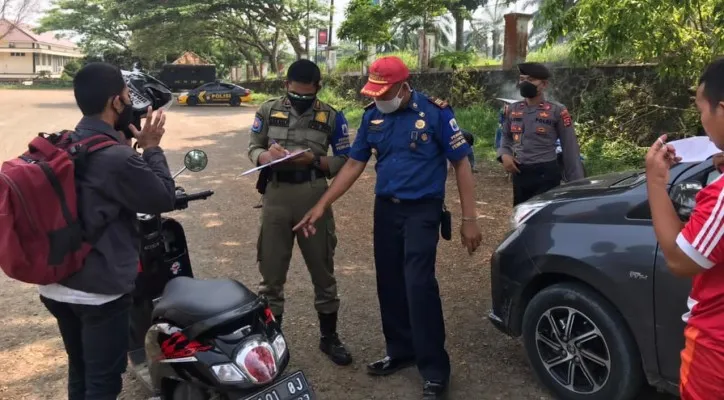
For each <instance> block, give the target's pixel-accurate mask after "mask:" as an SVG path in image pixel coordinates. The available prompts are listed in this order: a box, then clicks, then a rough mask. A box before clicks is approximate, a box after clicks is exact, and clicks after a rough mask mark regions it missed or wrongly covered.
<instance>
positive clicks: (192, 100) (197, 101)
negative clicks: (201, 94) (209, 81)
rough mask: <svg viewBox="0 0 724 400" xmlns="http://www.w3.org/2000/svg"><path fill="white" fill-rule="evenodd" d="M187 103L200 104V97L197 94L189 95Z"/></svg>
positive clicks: (191, 104)
mask: <svg viewBox="0 0 724 400" xmlns="http://www.w3.org/2000/svg"><path fill="white" fill-rule="evenodd" d="M186 104H188V105H190V106H191V107H193V106H195V105H198V104H199V99H198V98H197V97H196V96H189V98H188V99H187V100H186Z"/></svg>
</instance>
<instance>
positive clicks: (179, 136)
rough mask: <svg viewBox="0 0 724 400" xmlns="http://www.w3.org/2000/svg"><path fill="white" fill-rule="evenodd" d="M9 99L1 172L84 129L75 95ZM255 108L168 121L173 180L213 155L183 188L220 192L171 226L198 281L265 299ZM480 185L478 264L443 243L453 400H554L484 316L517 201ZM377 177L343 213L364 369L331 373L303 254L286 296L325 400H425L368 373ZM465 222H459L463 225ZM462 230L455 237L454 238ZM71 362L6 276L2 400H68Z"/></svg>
mask: <svg viewBox="0 0 724 400" xmlns="http://www.w3.org/2000/svg"><path fill="white" fill-rule="evenodd" d="M6 93H7V92H3V95H2V96H0V110H2V117H0V132H2V136H1V137H0V144H1V146H0V160H4V159H7V158H9V157H11V156H13V155H16V154H18V153H19V152H20V151H22V150H23V147H24V146H25V144H26V143H27V142H28V140H29V139H30V138H31V137H32V135H33V134H35V133H37V132H39V131H51V130H56V129H60V128H72V127H73V126H74V124H75V122H76V121H77V119H78V118H79V116H80V114H79V112H78V111H77V109H76V107H75V104H74V102H73V97H72V92H70V91H43V92H41V91H32V90H27V91H14V92H12V95H11V96H8V95H6ZM253 115H254V111H253V110H252V109H249V108H228V107H213V108H191V109H190V108H182V107H174V108H172V109H171V111H170V112H169V116H168V122H167V134H166V137H165V138H164V143H163V147H164V148H165V149H166V152H167V154H168V157H169V164H170V166H171V168H172V169H174V170H175V169H176V168H177V167H179V166H181V164H182V158H183V154H184V153H185V152H186V151H188V150H190V149H194V148H199V149H203V150H204V151H206V152H207V154H208V155H209V159H210V161H209V165H208V168H207V169H206V170H204V171H202V172H200V173H197V174H192V173H187V174H185V175H182V177H180V178H179V179H178V181H177V182H178V184H180V185H182V186H184V187H185V188H186V189H187V190H188V191H194V190H202V189H213V190H215V191H216V195H215V196H214V197H212V198H211V199H209V200H207V201H206V202H198V203H195V204H192V206H191V207H190V208H189V209H188V210H186V211H184V212H180V213H176V215H174V216H175V217H176V218H178V219H179V220H180V221H182V222H183V223H184V224H185V228H186V229H187V235H188V240H189V246H190V251H191V259H192V263H193V264H194V270H195V272H196V273H197V275H199V276H200V277H220V276H228V277H232V278H234V279H238V280H240V281H242V282H245V283H246V284H247V285H249V286H250V287H252V288H254V289H255V288H256V284H257V282H258V277H259V275H258V271H257V267H256V265H255V241H256V235H257V223H258V217H259V212H260V211H259V210H258V209H253V208H252V207H253V206H254V205H255V204H257V202H258V201H259V195H258V194H257V193H256V191H255V189H254V180H253V179H254V177H241V178H239V177H237V175H238V173H239V172H240V171H242V170H244V169H246V168H248V167H250V163H249V162H248V161H247V159H246V155H245V148H246V145H247V139H246V133H245V132H246V128H248V127H249V126H250V124H251V122H252V120H253ZM476 176H477V199H478V213H479V215H480V216H481V224H482V226H483V229H484V236H483V237H484V242H483V245H482V248H481V249H480V250H479V251H478V252H477V253H476V254H475V255H474V256H472V257H470V256H468V255H467V253H466V252H463V251H462V249H461V246H460V244H459V241H458V239H457V237H456V238H454V240H453V241H451V242H445V241H442V242H441V243H440V246H439V252H438V254H439V255H438V279H439V281H440V288H441V294H442V298H443V306H444V310H445V316H446V324H447V333H448V341H447V347H448V349H449V352H450V356H451V359H452V362H453V381H452V386H451V395H450V398H451V399H515V400H525V399H536V400H538V399H550V398H551V397H550V396H549V395H548V394H546V392H545V391H544V390H543V389H541V388H540V387H539V386H538V384H537V383H536V382H535V378H534V377H533V375H532V373H531V370H530V369H529V367H528V366H527V363H526V361H525V359H524V355H523V351H522V346H521V345H520V343H519V342H518V341H516V340H511V339H508V338H506V337H504V336H503V335H501V334H500V333H498V331H496V330H495V328H493V326H492V325H491V324H490V323H488V321H487V320H486V318H485V316H486V314H487V311H488V309H489V307H490V300H489V291H490V289H489V274H488V265H489V264H488V263H489V256H490V254H491V252H492V251H493V249H494V246H495V245H497V243H498V242H499V240H500V238H501V235H502V234H503V233H504V230H505V229H506V227H507V218H508V215H509V212H510V210H509V203H510V197H511V195H510V189H509V185H508V184H507V183H506V182H505V179H504V178H503V177H502V176H500V175H498V174H497V173H494V172H489V171H483V172H481V173H480V174H478V175H476ZM373 184H374V171H373V170H369V169H368V171H367V172H366V173H365V174H364V175H363V176H362V177H361V179H360V180H359V181H358V182H357V184H356V185H355V186H354V188H353V189H352V190H351V192H350V193H348V194H347V195H346V196H345V197H343V198H342V199H341V200H340V201H339V202H338V203H337V204H335V213H336V216H337V227H338V232H339V246H338V250H337V257H336V270H337V274H338V278H339V288H340V293H341V298H342V309H341V311H340V313H341V322H340V330H341V336H342V337H343V339H344V340H345V342H346V343H347V344H348V345H349V348H350V350H351V351H352V353H353V355H354V357H355V362H354V364H353V365H352V366H350V367H345V368H340V367H336V366H333V364H331V362H329V361H328V360H327V359H326V357H325V356H324V355H322V354H321V353H320V352H319V350H318V349H317V346H318V329H317V322H316V314H315V311H314V308H313V290H312V286H311V282H310V279H309V276H308V273H307V271H306V268H305V266H304V263H303V261H302V259H301V256H300V254H299V252H298V251H295V254H294V258H293V260H292V266H291V268H290V275H289V279H288V282H289V283H288V284H287V289H286V292H287V299H288V301H287V304H288V306H287V309H288V311H287V313H286V315H285V332H286V333H287V335H288V340H289V345H290V348H291V351H292V364H291V366H290V369H291V370H293V369H302V370H304V371H305V373H306V374H307V376H308V378H309V379H310V381H311V382H312V384H313V385H314V388H315V390H316V392H317V393H318V395H319V398H320V399H323V400H327V399H329V400H336V399H349V400H362V399H416V398H419V395H420V388H421V384H422V382H421V379H420V377H419V375H418V373H417V371H416V370H414V369H410V370H407V371H404V372H402V373H399V374H397V375H396V376H392V377H388V378H383V379H373V378H371V377H368V376H367V375H366V374H365V372H364V369H365V364H366V363H367V362H370V361H373V360H375V359H377V358H378V357H380V356H382V355H383V352H384V341H383V337H382V334H381V328H380V318H379V311H378V302H377V297H376V292H375V279H374V269H373V260H372V238H371V234H372V227H371V215H372V200H373ZM448 188H449V193H450V195H449V200H448V207H450V208H451V209H452V211H453V213H454V216H455V217H457V216H459V201H458V200H457V197H458V196H457V190H456V188H455V186H454V180H453V182H450V183H449V186H448ZM454 221H459V218H454ZM458 228H459V225H456V226H455V227H454V229H455V231H457V229H458ZM65 374H66V358H65V354H64V352H63V348H62V344H61V341H60V339H59V337H58V332H57V327H56V325H55V321H54V320H53V319H52V318H51V317H50V315H49V314H48V313H47V312H46V310H45V309H44V308H43V307H42V305H41V304H40V302H39V301H38V298H37V292H36V289H35V288H34V287H33V286H30V285H24V284H19V283H17V282H14V281H11V280H9V279H7V278H6V277H5V276H4V275H2V274H0V399H8V400H10V399H12V400H19V399H33V400H35V399H48V400H51V399H52V400H60V399H64V398H66V397H65ZM143 396H144V393H143V391H142V390H141V387H140V384H139V383H138V382H135V381H134V380H133V378H130V377H127V378H126V382H125V389H124V393H123V395H122V397H121V398H122V399H142V398H143Z"/></svg>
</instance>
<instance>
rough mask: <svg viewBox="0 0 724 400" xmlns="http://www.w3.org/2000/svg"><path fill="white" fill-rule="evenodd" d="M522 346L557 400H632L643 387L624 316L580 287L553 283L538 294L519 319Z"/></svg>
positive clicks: (639, 361)
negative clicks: (520, 321)
mask: <svg viewBox="0 0 724 400" xmlns="http://www.w3.org/2000/svg"><path fill="white" fill-rule="evenodd" d="M571 316H572V317H571ZM549 317H550V318H549ZM554 323H555V324H556V327H555V328H554V327H553V324H554ZM554 329H557V331H556V332H554ZM556 335H558V337H556ZM567 336H568V337H567ZM571 336H572V337H573V338H571ZM576 339H578V340H576ZM523 343H524V345H525V350H526V353H527V356H528V360H529V362H530V364H531V367H532V368H533V370H534V371H535V374H536V376H537V377H538V380H539V381H540V382H541V383H543V384H544V385H545V386H546V387H547V388H548V389H550V390H551V391H552V392H553V393H555V395H556V398H558V399H564V400H583V399H586V400H629V399H635V398H636V396H637V395H638V394H639V392H640V390H641V388H642V385H643V383H644V375H643V369H642V367H641V357H640V355H639V352H638V349H637V347H636V344H635V342H634V340H633V338H632V337H631V334H630V333H629V330H628V328H627V325H626V323H625V321H624V320H623V317H621V315H620V313H619V312H618V311H617V310H616V309H615V308H614V307H613V305H611V303H609V302H608V301H607V300H606V299H605V298H603V297H602V296H601V295H599V294H598V293H596V292H595V291H593V290H592V289H589V288H588V287H586V286H585V285H582V284H576V283H561V284H556V285H553V286H550V287H547V288H545V289H543V290H542V291H540V292H539V293H538V294H536V295H535V296H534V297H533V299H532V300H531V301H530V303H528V306H527V307H526V310H525V314H524V315H523ZM606 365H607V366H606ZM571 372H572V375H573V379H570V376H571Z"/></svg>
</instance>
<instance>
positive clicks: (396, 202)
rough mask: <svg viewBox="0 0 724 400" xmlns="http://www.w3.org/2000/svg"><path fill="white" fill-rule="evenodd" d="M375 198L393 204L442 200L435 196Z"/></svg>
mask: <svg viewBox="0 0 724 400" xmlns="http://www.w3.org/2000/svg"><path fill="white" fill-rule="evenodd" d="M377 198H378V199H380V200H382V201H387V202H390V203H394V204H410V205H412V204H424V203H432V202H436V201H442V199H438V198H435V197H424V198H421V199H398V198H397V197H392V196H377Z"/></svg>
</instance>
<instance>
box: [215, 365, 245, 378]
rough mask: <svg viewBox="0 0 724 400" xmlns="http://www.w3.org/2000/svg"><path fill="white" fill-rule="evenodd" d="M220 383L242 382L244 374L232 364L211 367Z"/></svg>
mask: <svg viewBox="0 0 724 400" xmlns="http://www.w3.org/2000/svg"><path fill="white" fill-rule="evenodd" d="M211 370H212V371H213V372H214V375H216V378H217V379H218V380H219V381H220V382H243V381H245V380H246V378H244V374H242V373H241V371H239V368H237V367H236V365H234V364H231V363H229V364H219V365H214V366H212V367H211Z"/></svg>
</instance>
